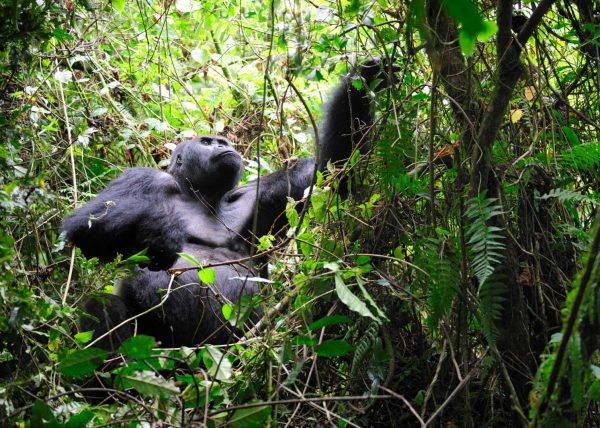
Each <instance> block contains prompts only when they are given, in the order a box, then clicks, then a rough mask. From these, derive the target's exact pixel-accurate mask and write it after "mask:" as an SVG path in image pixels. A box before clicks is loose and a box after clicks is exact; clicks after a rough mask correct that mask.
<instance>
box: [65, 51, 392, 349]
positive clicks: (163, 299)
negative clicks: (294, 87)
mask: <svg viewBox="0 0 600 428" xmlns="http://www.w3.org/2000/svg"><path fill="white" fill-rule="evenodd" d="M380 69H381V64H380V63H379V62H370V63H368V64H366V65H362V66H360V67H358V69H357V70H355V71H354V72H353V73H351V74H349V75H347V76H346V77H344V78H343V79H342V81H341V83H340V84H339V86H338V88H337V89H336V90H335V91H334V93H333V96H332V98H331V100H330V102H329V104H328V106H327V107H326V110H325V115H324V122H323V123H322V125H321V132H320V134H321V141H320V147H319V148H318V150H319V158H320V160H319V165H316V162H315V159H314V158H312V157H311V158H305V159H300V160H298V161H296V162H288V163H286V165H285V166H284V167H282V168H281V169H279V170H277V171H275V172H273V173H271V174H269V175H265V176H262V177H261V178H260V182H257V181H253V182H250V183H248V184H246V185H244V186H240V187H236V186H237V185H238V182H239V179H240V177H241V173H242V163H241V157H240V155H239V154H238V153H237V152H236V151H235V150H234V149H233V148H232V146H231V143H230V142H229V141H228V140H227V139H225V138H223V137H219V136H213V135H208V136H201V137H196V138H193V139H191V140H189V141H185V142H183V143H180V144H179V145H178V146H177V148H176V149H175V151H174V152H173V155H172V159H171V164H170V166H169V168H168V170H167V171H166V172H162V171H159V170H155V169H152V168H131V169H129V170H127V171H126V172H125V173H124V174H123V175H122V176H120V177H119V178H117V179H115V180H113V181H112V182H111V183H110V184H109V185H108V187H107V188H106V189H105V190H104V191H102V192H101V193H100V194H99V195H98V196H97V197H96V198H95V199H93V200H92V201H90V202H88V203H87V204H85V205H84V206H83V207H81V208H78V209H77V210H75V213H74V214H73V215H72V216H70V217H67V218H66V219H65V221H64V224H63V229H64V230H65V232H66V234H67V238H68V239H69V240H70V241H72V242H73V243H74V244H75V245H77V246H79V247H80V248H81V250H82V251H83V253H84V254H85V255H86V256H87V257H99V258H100V259H102V260H111V259H112V258H114V257H115V256H116V254H117V253H121V254H123V255H124V256H129V255H131V254H134V253H136V252H139V251H141V250H143V249H145V248H147V250H148V253H147V254H148V256H149V258H150V263H149V265H148V267H147V268H141V269H138V271H137V273H136V274H135V275H134V276H133V277H131V278H129V279H127V280H126V281H124V282H123V284H122V286H121V287H120V288H119V290H118V291H117V293H116V294H117V295H116V296H110V297H109V298H106V297H105V298H101V299H91V300H90V301H88V303H87V304H86V311H87V312H88V313H89V314H91V315H92V317H89V318H84V319H82V321H81V329H82V330H93V331H94V335H95V337H99V336H101V335H104V333H106V332H108V331H110V332H111V334H110V335H107V337H105V338H104V339H103V340H101V341H99V342H98V345H99V346H101V347H103V348H105V349H108V350H114V349H116V348H117V347H118V346H119V345H120V343H121V342H122V340H124V339H125V338H127V337H129V336H131V335H132V334H133V332H134V331H137V332H138V333H145V334H150V335H153V336H155V337H156V338H157V339H158V340H160V341H161V342H162V344H163V346H180V345H191V344H198V343H201V342H203V341H209V342H211V343H223V342H225V341H228V340H230V339H232V338H233V337H234V335H235V331H234V330H232V328H231V327H230V326H229V324H228V323H227V322H225V321H224V319H223V316H222V313H221V307H222V305H223V303H225V302H237V301H238V300H239V299H240V297H241V296H244V295H247V296H252V295H255V294H256V293H257V292H258V286H257V284H256V282H254V281H252V277H254V276H256V272H254V269H255V267H254V266H253V264H252V263H251V262H250V261H248V262H246V263H242V262H239V261H238V262H234V261H235V260H240V259H244V258H247V256H249V255H250V254H251V253H252V244H251V243H252V242H254V241H255V239H253V237H255V236H262V235H264V234H266V233H268V232H270V231H271V232H273V231H274V229H277V228H278V227H280V226H281V224H280V223H281V221H280V219H281V218H285V216H283V213H284V211H285V207H286V203H287V198H288V197H291V198H294V199H296V200H299V199H301V198H302V196H303V194H304V190H305V189H306V188H307V187H309V186H310V184H311V180H312V177H313V175H314V169H315V168H316V167H319V168H323V167H324V166H325V165H326V164H327V163H328V162H330V161H331V162H333V163H336V162H343V161H345V160H346V159H347V158H348V157H349V156H350V154H351V153H352V152H353V150H354V149H356V148H357V147H361V148H365V147H366V144H364V141H363V140H364V139H365V138H364V137H365V136H366V133H367V130H368V129H369V127H370V126H371V124H372V113H371V110H372V107H371V100H370V99H369V98H368V95H367V90H366V88H369V84H370V83H372V82H373V81H374V80H375V79H376V77H378V74H379V71H380ZM357 78H362V79H363V80H364V82H363V85H362V86H361V87H362V88H363V89H360V90H358V89H356V88H355V87H354V86H353V85H352V81H353V80H354V79H357ZM255 214H256V220H257V221H256V222H255V221H254V216H255ZM275 231H276V230H275ZM180 253H187V254H189V255H191V256H193V257H194V258H196V260H199V261H201V262H206V263H210V264H218V265H219V266H216V267H215V268H214V270H215V283H214V284H202V283H200V281H199V280H198V275H197V271H195V270H190V271H187V272H185V273H183V274H181V275H180V276H178V277H177V278H174V277H173V276H172V275H171V274H169V273H168V272H167V271H166V270H165V269H169V268H171V267H176V268H178V267H188V266H191V264H190V262H188V261H187V260H186V258H185V257H181V256H180V255H179V254H180ZM152 308H154V309H153V310H150V309H152ZM142 313H144V315H142V316H139V314H142ZM259 315H260V314H259V313H255V314H254V317H253V318H251V320H252V319H256V317H257V316H259ZM134 316H137V318H136V320H135V325H133V324H132V323H129V322H126V321H127V320H129V319H130V318H132V317H134ZM120 324H123V325H122V326H121V327H119V329H118V330H115V327H116V326H118V325H120ZM113 330H115V331H113Z"/></svg>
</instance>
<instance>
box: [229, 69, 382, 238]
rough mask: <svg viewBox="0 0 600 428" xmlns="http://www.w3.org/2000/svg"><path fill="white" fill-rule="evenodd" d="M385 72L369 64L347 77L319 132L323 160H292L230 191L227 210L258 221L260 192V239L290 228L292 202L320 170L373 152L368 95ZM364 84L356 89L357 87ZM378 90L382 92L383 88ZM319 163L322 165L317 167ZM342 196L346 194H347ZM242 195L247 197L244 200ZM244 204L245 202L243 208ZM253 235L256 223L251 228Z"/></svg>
mask: <svg viewBox="0 0 600 428" xmlns="http://www.w3.org/2000/svg"><path fill="white" fill-rule="evenodd" d="M381 69H382V64H381V62H380V61H370V62H368V63H366V64H364V65H361V66H360V67H358V69H357V70H356V71H355V72H353V73H350V74H349V75H347V76H345V77H344V78H343V79H342V81H341V82H340V84H339V85H338V86H337V88H336V89H335V90H334V92H333V94H332V96H331V99H330V100H329V102H328V103H327V105H326V107H325V112H324V115H323V123H322V124H321V126H320V141H319V147H318V153H319V157H318V160H317V159H315V158H314V157H310V158H305V159H299V160H291V161H288V162H287V163H286V165H285V166H284V167H283V168H281V169H279V170H277V171H275V172H274V173H272V174H269V175H265V176H263V177H261V178H260V181H259V182H257V181H253V182H250V183H248V184H247V185H245V186H243V187H240V188H238V189H235V190H233V191H231V192H230V193H229V194H228V195H226V196H225V198H224V202H225V203H226V204H228V203H233V205H234V206H235V207H236V208H235V209H232V208H229V209H227V210H226V211H235V212H236V213H237V214H241V213H242V212H243V213H244V214H247V215H246V218H252V217H253V215H252V214H253V211H254V209H253V207H254V206H255V204H254V203H249V200H250V199H251V196H249V195H254V198H256V187H257V185H258V186H259V189H260V192H259V197H258V202H259V203H258V215H257V225H256V231H254V233H255V234H256V235H257V236H261V235H264V234H265V233H268V232H269V230H271V229H272V228H273V229H274V230H278V229H279V228H280V227H281V226H284V225H285V223H286V219H285V216H282V214H283V213H284V211H285V207H286V204H287V197H288V196H289V197H291V198H293V199H295V200H298V199H301V198H302V197H303V195H304V191H305V189H306V188H307V187H309V186H310V184H311V182H312V178H313V175H314V170H315V167H318V168H319V169H320V170H322V169H324V168H325V166H326V165H327V163H328V162H332V163H334V164H337V165H338V166H339V165H340V164H343V162H345V161H346V160H347V159H348V158H349V157H350V156H351V155H352V152H353V151H354V150H356V149H359V150H361V151H364V150H365V149H367V148H368V144H367V142H366V134H367V132H368V130H369V128H370V126H371V125H372V123H373V115H372V102H371V99H370V97H369V95H368V93H367V91H368V88H369V85H370V84H371V83H372V82H373V81H374V80H375V79H376V77H377V76H378V74H379V72H380V71H381ZM359 78H362V81H361V84H362V85H357V86H359V87H360V89H357V88H356V87H355V86H354V85H353V82H354V80H357V79H359ZM378 89H379V88H378ZM317 162H318V165H316V163H317ZM341 190H342V193H344V192H343V189H341ZM242 195H243V196H242ZM242 201H243V202H242ZM246 227H247V229H248V230H251V229H252V223H251V222H250V223H247V226H246Z"/></svg>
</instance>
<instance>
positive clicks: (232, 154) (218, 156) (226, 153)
mask: <svg viewBox="0 0 600 428" xmlns="http://www.w3.org/2000/svg"><path fill="white" fill-rule="evenodd" d="M236 154H237V153H236V152H235V151H234V150H227V151H226V152H222V153H219V154H218V155H217V156H216V157H217V159H221V158H223V157H227V156H235V155H236Z"/></svg>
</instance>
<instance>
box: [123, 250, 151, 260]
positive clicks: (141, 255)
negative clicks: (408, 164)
mask: <svg viewBox="0 0 600 428" xmlns="http://www.w3.org/2000/svg"><path fill="white" fill-rule="evenodd" d="M147 252H148V249H147V248H144V249H143V250H142V251H140V252H139V253H135V254H133V255H131V256H129V257H127V258H126V259H125V260H123V264H139V263H148V262H149V261H150V258H149V257H148V256H147V255H146V254H147Z"/></svg>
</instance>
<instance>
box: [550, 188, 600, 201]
mask: <svg viewBox="0 0 600 428" xmlns="http://www.w3.org/2000/svg"><path fill="white" fill-rule="evenodd" d="M539 198H540V199H541V200H546V199H551V198H556V199H558V200H559V201H560V202H561V203H563V204H564V203H565V202H590V203H592V204H596V203H597V201H596V200H595V199H593V198H591V197H589V196H586V195H582V194H581V193H578V192H575V191H573V190H568V189H558V188H557V189H552V190H550V191H549V192H548V193H546V194H545V195H542V196H540V197H539Z"/></svg>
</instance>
